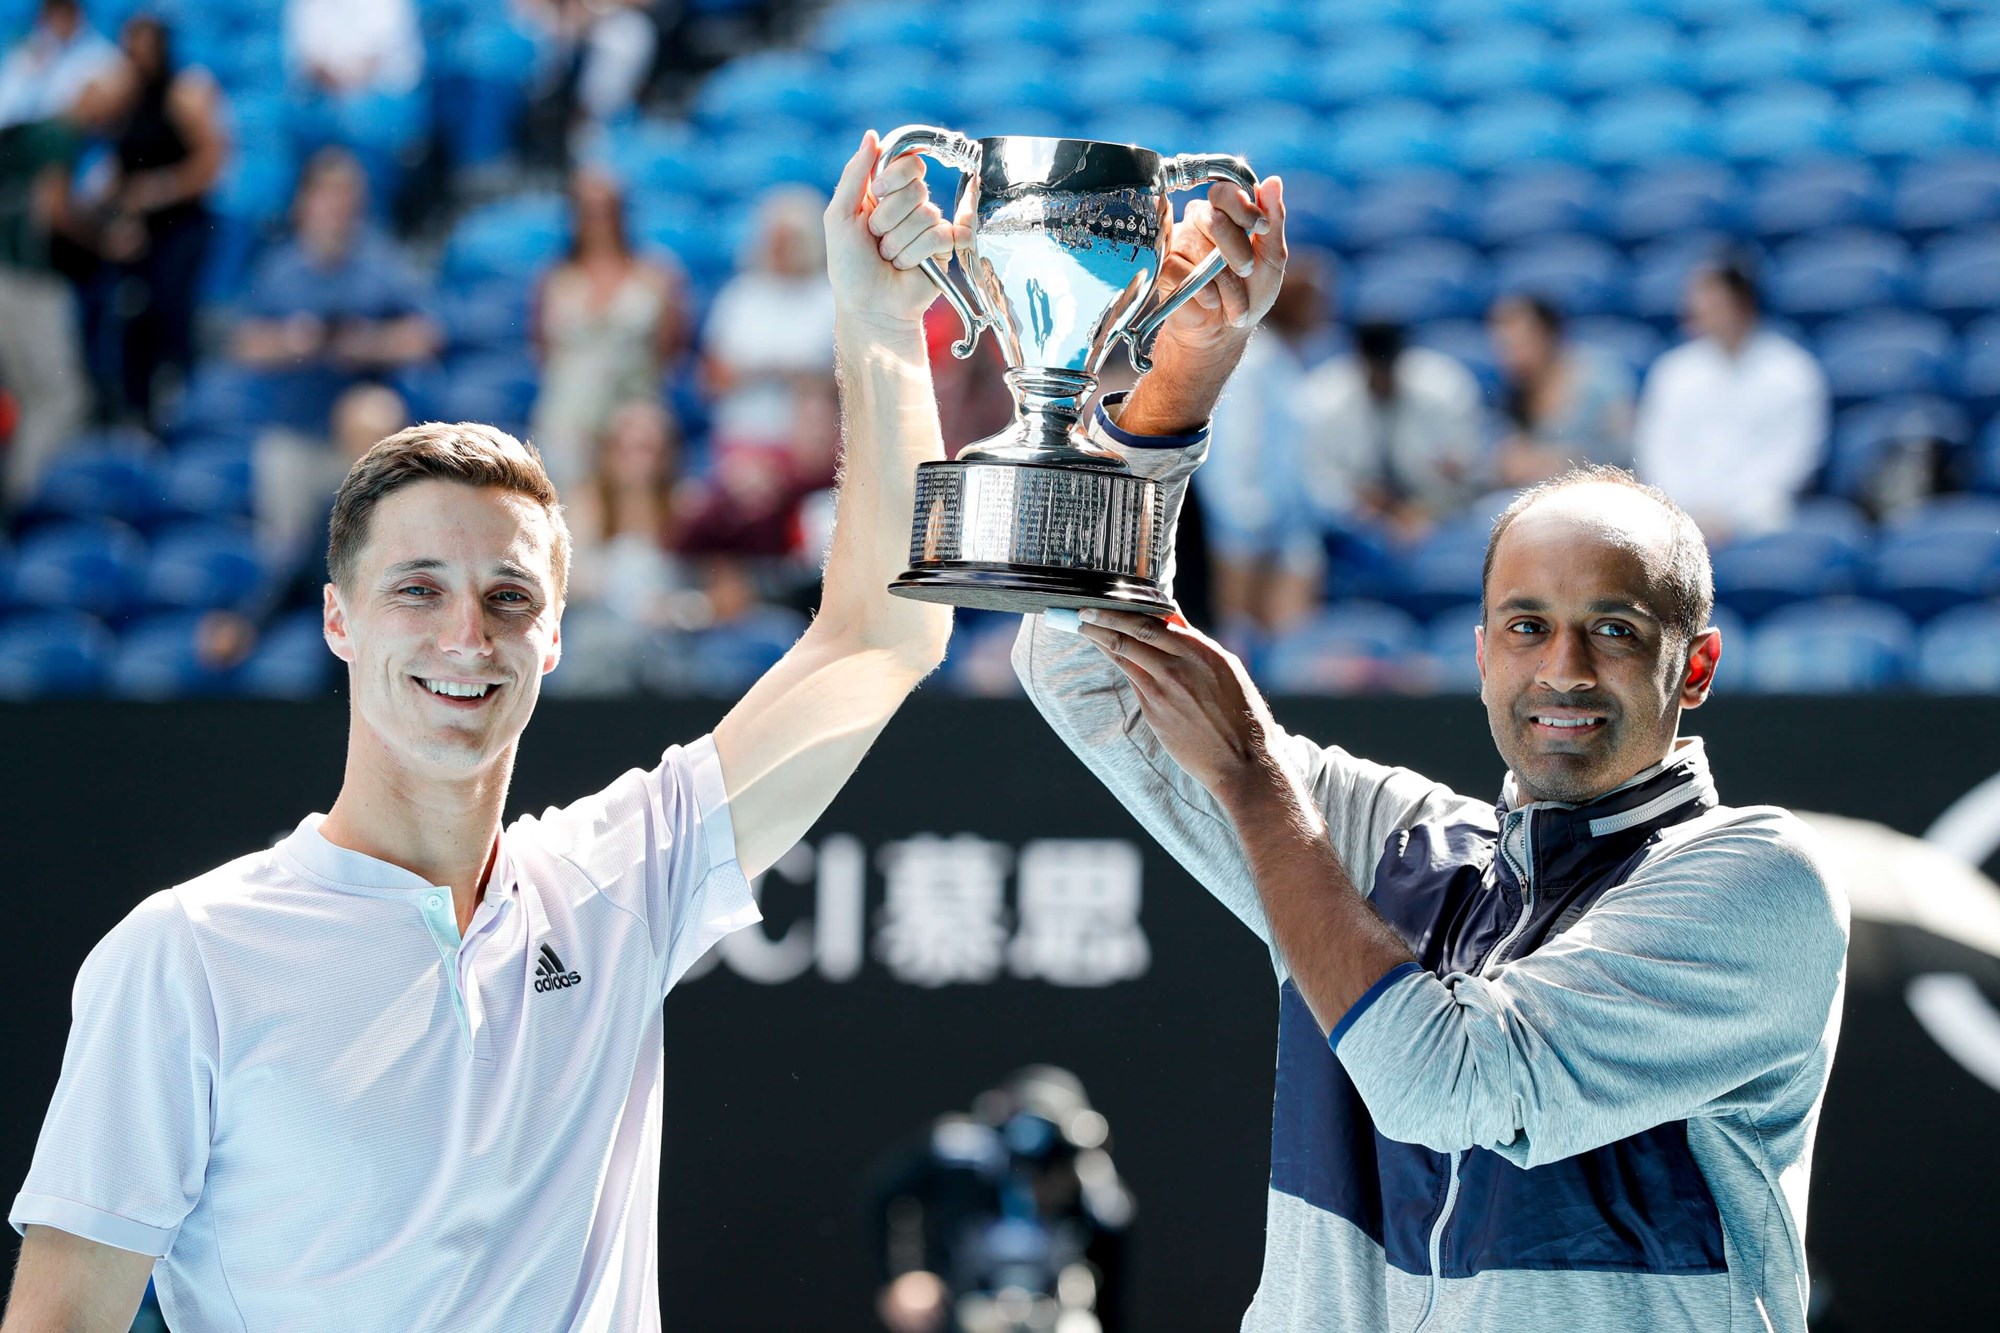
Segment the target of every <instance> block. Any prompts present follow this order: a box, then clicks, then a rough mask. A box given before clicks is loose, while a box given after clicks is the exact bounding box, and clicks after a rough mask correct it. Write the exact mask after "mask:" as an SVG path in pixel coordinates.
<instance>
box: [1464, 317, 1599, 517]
mask: <svg viewBox="0 0 2000 1333" xmlns="http://www.w3.org/2000/svg"><path fill="white" fill-rule="evenodd" d="M1486 325H1487V328H1488V330H1489V331H1490V333H1491V334H1492V337H1493V351H1494V356H1495V359H1496V360H1497V361H1498V362H1499V364H1500V374H1501V376H1502V378H1503V380H1504V382H1505V394H1506V397H1505V401H1504V404H1503V406H1504V409H1505V411H1506V414H1507V424H1508V425H1509V426H1510V427H1511V428H1512V432H1511V433H1510V434H1509V435H1508V436H1507V437H1506V438H1505V439H1503V440H1502V441H1501V442H1500V444H1499V447H1498V449H1497V450H1496V451H1495V455H1494V459H1493V469H1494V474H1495V477H1496V479H1497V480H1498V481H1499V482H1500V484H1501V485H1503V486H1508V487H1516V486H1532V485H1534V484H1535V483H1536V482H1538V481H1546V480H1548V479H1549V478H1550V477H1553V476H1555V475H1556V474H1557V473H1558V472H1561V471H1563V470H1564V469H1565V468H1567V467H1570V466H1571V465H1573V464H1577V463H1610V464H1614V465H1615V466H1618V467H1625V468H1629V467H1631V466H1632V390H1633V385H1632V376H1631V374H1630V373H1629V372H1628V371H1627V370H1626V369H1625V366H1624V363H1623V362H1621V361H1619V360H1618V358H1616V357H1615V356H1612V355H1610V354H1608V353H1606V352H1603V351H1600V350H1599V349H1597V348H1594V347H1586V346H1581V345H1579V344H1576V343H1571V342H1567V341H1565V340H1564V338H1563V317H1562V312H1561V311H1559V310H1557V309H1556V308H1555V306H1553V305H1552V304H1550V303H1549V302H1548V301H1546V300H1544V299H1543V298H1541V297H1539V296H1503V297H1501V298H1500V299H1499V300H1498V301H1496V302H1494V303H1493V308H1492V310H1490V311H1489V312H1488V313H1487V316H1486Z"/></svg>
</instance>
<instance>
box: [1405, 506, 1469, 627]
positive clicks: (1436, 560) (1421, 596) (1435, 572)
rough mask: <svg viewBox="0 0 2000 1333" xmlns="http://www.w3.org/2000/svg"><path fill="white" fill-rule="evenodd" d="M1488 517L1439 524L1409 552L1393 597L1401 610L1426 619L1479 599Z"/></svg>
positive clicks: (1461, 519)
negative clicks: (1406, 610) (1395, 595)
mask: <svg viewBox="0 0 2000 1333" xmlns="http://www.w3.org/2000/svg"><path fill="white" fill-rule="evenodd" d="M1492 532H1493V522H1492V516H1491V515H1489V514H1484V513H1474V514H1468V515H1465V516H1462V517H1460V518H1457V519H1454V520H1452V521H1450V522H1446V523H1443V524H1440V525H1439V526H1438V528H1437V529H1436V531H1434V532H1432V533H1431V534H1430V536H1428V537H1426V538H1425V539H1424V540H1423V541H1422V543H1420V544H1419V545H1418V546H1417V548H1416V550H1414V551H1412V552H1411V553H1410V556H1409V561H1408V563H1407V566H1406V568H1405V570H1404V580H1403V587H1402V590H1401V591H1400V593H1399V594H1398V596H1397V601H1399V602H1400V603H1401V604H1402V605H1403V606H1405V607H1407V608H1408V609H1409V610H1410V611H1412V612H1414V613H1415V614H1417V615H1419V616H1422V617H1424V618H1426V619H1428V618H1429V617H1431V616H1434V615H1437V614H1438V613H1439V612H1441V611H1444V610H1446V609H1447V608H1449V607H1453V606H1458V605H1460V604H1461V603H1463V602H1466V601H1468V600H1477V598H1478V597H1479V576H1480V571H1481V569H1482V568H1483V567H1484V565H1485V563H1486V542H1487V539H1488V538H1489V537H1490V536H1491V535H1492Z"/></svg>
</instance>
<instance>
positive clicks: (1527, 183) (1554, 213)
mask: <svg viewBox="0 0 2000 1333" xmlns="http://www.w3.org/2000/svg"><path fill="white" fill-rule="evenodd" d="M1481 195H1482V198H1483V199H1484V203H1483V205H1482V206H1481V208H1480V213H1479V239H1480V241H1481V242H1482V243H1484V244H1486V245H1506V244H1510V243H1512V242H1515V241H1521V240H1525V239H1527V238H1528V237H1531V236H1541V235H1546V234H1549V233H1552V232H1591V233H1594V232H1599V231H1602V230H1604V228H1605V214H1606V213H1607V212H1608V210H1609V207H1610V197H1609V192H1608V191H1607V190H1606V188H1605V185H1604V182H1603V181H1602V180H1601V179H1599V178H1598V177H1596V176H1594V175H1592V174H1591V173H1590V172H1588V171H1585V170H1583V169H1582V168H1580V167H1561V166H1546V167H1533V166H1530V167H1526V168H1524V169H1522V170H1519V171H1514V172H1510V173H1508V174H1506V175H1502V176H1499V177H1496V178H1495V179H1494V180H1492V181H1491V182H1489V183H1488V184H1487V187H1486V188H1485V190H1483V191H1482V192H1481Z"/></svg>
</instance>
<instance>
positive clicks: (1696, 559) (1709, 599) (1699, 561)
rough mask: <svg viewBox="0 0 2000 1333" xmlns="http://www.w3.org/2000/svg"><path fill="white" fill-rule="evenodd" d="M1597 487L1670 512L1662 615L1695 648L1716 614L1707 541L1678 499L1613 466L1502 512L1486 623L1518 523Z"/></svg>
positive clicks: (1482, 586) (1577, 472) (1533, 490)
mask: <svg viewBox="0 0 2000 1333" xmlns="http://www.w3.org/2000/svg"><path fill="white" fill-rule="evenodd" d="M1591 485H1604V486H1623V487H1625V488H1626V489H1627V490H1633V491H1637V492H1639V494H1641V495H1643V496H1645V497H1646V498H1647V499H1649V500H1651V501H1652V502H1653V503H1654V504H1657V505H1658V506H1660V508H1662V509H1664V510H1666V511H1667V522H1668V524H1669V525H1670V526H1671V527H1672V529H1673V541H1672V543H1671V544H1670V545H1669V547H1668V548H1667V567H1666V568H1665V569H1663V570H1657V571H1655V579H1656V581H1657V584H1658V590H1659V593H1660V603H1661V605H1660V614H1661V616H1662V618H1663V619H1664V620H1665V622H1666V624H1667V626H1668V628H1670V629H1673V630H1675V631H1677V632H1678V633H1679V634H1680V636H1681V640H1682V642H1684V643H1692V642H1693V641H1694V637H1695V635H1697V634H1699V633H1701V632H1702V631H1703V630H1705V629H1707V628H1708V618H1709V616H1710V615H1712V614H1713V613H1714V611H1715V574H1714V572H1713V571H1712V570H1711V569H1710V567H1709V562H1708V543H1707V542H1706V541H1704V540H1702V535H1701V529H1700V528H1699V527H1697V526H1695V521H1694V520H1693V519H1692V518H1689V517H1688V515H1687V511H1686V510H1684V509H1682V508H1681V507H1680V506H1679V505H1677V504H1675V503H1674V500H1673V497H1672V496H1670V495H1668V494H1667V493H1666V492H1665V491H1663V490H1661V489H1660V488H1659V487H1657V486H1648V485H1647V484H1646V483H1645V482H1643V481H1640V480H1639V479H1638V478H1637V477H1635V476H1633V475H1632V474H1631V473H1629V472H1627V471H1626V470H1625V469H1624V468H1622V467H1612V466H1611V465H1610V464H1608V463H1587V464H1584V465H1583V466H1581V467H1573V468H1571V469H1569V471H1567V472H1564V473H1562V474H1560V475H1558V476H1554V477H1550V478H1549V479H1548V480H1547V481H1545V482H1542V483H1540V484H1539V485H1535V486H1530V487H1529V488H1528V489H1527V490H1525V491H1522V492H1521V493H1520V494H1519V495H1517V496H1515V497H1514V502H1513V503H1512V504H1510V505H1508V506H1507V507H1506V508H1505V509H1503V510H1501V511H1500V517H1498V518H1496V519H1494V520H1493V535H1492V536H1490V537H1488V538H1487V539H1486V564H1485V566H1484V567H1483V568H1482V569H1481V570H1480V571H1479V597H1480V603H1481V610H1480V619H1481V620H1482V621H1483V620H1484V619H1485V601H1486V585H1487V584H1488V583H1490V582H1491V581H1492V579H1493V556H1494V553H1495V552H1496V551H1498V550H1499V549H1500V538H1501V537H1502V536H1504V535H1505V534H1506V531H1507V529H1508V528H1510V527H1512V526H1513V524H1514V520H1515V519H1517V518H1519V517H1520V516H1521V515H1522V514H1523V513H1524V512H1526V511H1527V509H1528V508H1529V507H1530V506H1531V505H1533V504H1534V503H1535V502H1536V501H1537V500H1541V499H1544V498H1546V497H1547V496H1550V495H1553V494H1554V493H1555V492H1557V491H1566V490H1568V489H1569V488H1570V487H1572V486H1591Z"/></svg>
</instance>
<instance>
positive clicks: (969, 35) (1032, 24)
mask: <svg viewBox="0 0 2000 1333" xmlns="http://www.w3.org/2000/svg"><path fill="white" fill-rule="evenodd" d="M1070 9H1071V6H1070V5H1068V4H1064V3H1061V2H1060V0H1022V2H1020V3H1013V4H1005V5H938V6H935V12H936V22H937V24H938V31H939V38H940V41H948V42H950V43H951V44H952V45H954V46H956V47H957V48H958V49H959V51H960V52H961V53H963V54H964V56H965V57H966V63H967V64H977V63H978V60H979V55H980V53H981V52H982V51H986V50H990V49H992V48H993V47H996V46H999V45H1002V44H1004V43H1008V42H1029V43H1033V44H1035V45H1039V46H1041V47H1043V48H1045V49H1046V50H1047V51H1048V52H1049V53H1050V56H1051V57H1053V56H1054V55H1055V54H1056V53H1057V52H1060V51H1061V50H1062V49H1063V48H1064V47H1065V46H1066V45H1068V42H1069V14H1070Z"/></svg>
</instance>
